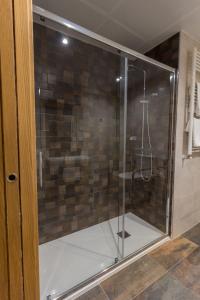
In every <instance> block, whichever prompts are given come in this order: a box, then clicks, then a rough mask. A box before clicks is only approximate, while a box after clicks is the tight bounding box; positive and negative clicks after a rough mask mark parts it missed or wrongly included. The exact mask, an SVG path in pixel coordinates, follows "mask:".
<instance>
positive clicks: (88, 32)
mask: <svg viewBox="0 0 200 300" xmlns="http://www.w3.org/2000/svg"><path fill="white" fill-rule="evenodd" d="M33 12H34V13H35V14H36V15H39V16H41V17H43V18H46V19H48V20H50V21H53V22H56V23H58V24H60V25H62V26H64V27H66V28H68V29H69V30H70V29H71V30H73V31H77V32H79V33H82V34H83V35H85V36H87V37H90V38H92V39H94V40H96V41H99V42H101V43H103V44H106V45H108V46H111V47H113V48H115V49H117V50H120V51H121V52H124V53H126V54H129V55H132V56H134V57H135V58H138V59H141V60H143V61H145V62H148V63H150V64H153V65H155V66H158V67H160V68H162V69H164V70H168V71H170V72H173V73H175V69H174V68H172V67H170V66H168V65H165V64H163V63H160V62H158V61H156V60H154V59H152V58H149V57H148V56H146V55H144V54H141V53H138V52H137V51H134V50H132V49H130V48H128V47H125V46H122V45H120V44H118V43H116V42H113V41H112V40H109V39H107V38H105V37H103V36H101V35H99V34H97V33H94V32H93V31H91V30H88V29H86V28H84V27H82V26H80V25H77V24H75V23H73V22H71V21H69V20H67V19H65V18H62V17H60V16H58V15H56V14H54V13H52V12H50V11H48V10H45V9H43V8H41V7H39V6H36V5H33Z"/></svg>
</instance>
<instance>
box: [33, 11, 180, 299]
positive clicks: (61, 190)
mask: <svg viewBox="0 0 200 300" xmlns="http://www.w3.org/2000/svg"><path fill="white" fill-rule="evenodd" d="M34 11H35V14H34V47H35V94H36V129H37V162H38V163H37V170H38V210H39V212H38V215H39V220H38V222H39V238H40V246H39V254H40V287H41V299H42V300H44V299H64V297H65V296H66V295H68V294H70V293H71V292H73V291H74V290H76V289H77V288H79V287H82V286H83V285H84V284H86V283H87V282H88V281H89V280H93V279H94V278H96V277H97V276H99V275H100V274H103V273H105V272H108V271H109V269H110V268H113V267H114V266H115V265H119V264H120V263H122V262H123V261H124V260H125V259H128V258H129V257H132V256H133V255H135V254H136V253H139V252H141V251H143V250H144V249H146V248H147V247H148V246H149V245H152V244H154V243H156V242H158V241H160V240H161V239H163V238H165V237H166V236H167V235H168V234H169V222H170V189H171V185H170V183H171V171H172V170H171V165H172V139H173V126H172V124H173V93H174V78H175V77H174V76H175V73H174V69H172V68H170V67H168V66H165V65H163V64H160V63H158V62H156V61H154V60H151V59H149V58H147V57H145V56H143V55H140V54H138V53H135V52H133V51H131V50H129V49H126V48H124V47H122V46H120V45H118V44H115V43H112V42H110V41H109V40H107V39H104V38H102V37H99V36H97V35H96V34H93V33H91V32H90V31H87V30H85V29H83V28H82V27H80V26H77V25H75V24H72V23H71V22H68V21H67V20H64V19H62V18H60V17H58V16H56V15H53V14H52V13H49V12H47V11H44V10H41V9H40V8H38V7H35V8H34Z"/></svg>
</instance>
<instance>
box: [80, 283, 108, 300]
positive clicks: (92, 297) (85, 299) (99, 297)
mask: <svg viewBox="0 0 200 300" xmlns="http://www.w3.org/2000/svg"><path fill="white" fill-rule="evenodd" d="M76 300H109V298H108V297H107V295H106V294H105V292H104V291H103V290H102V288H101V287H100V286H96V287H95V288H93V289H92V290H90V291H88V292H87V293H85V294H83V295H82V296H80V297H78V298H77V299H76Z"/></svg>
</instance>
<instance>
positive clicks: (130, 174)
mask: <svg viewBox="0 0 200 300" xmlns="http://www.w3.org/2000/svg"><path fill="white" fill-rule="evenodd" d="M172 78H173V74H171V73H170V72H169V71H166V70H163V69H161V68H159V67H157V66H154V65H151V64H149V63H147V62H144V61H141V60H139V59H129V60H128V72H127V79H128V89H127V124H126V131H127V135H126V200H125V217H124V218H125V221H124V223H125V231H126V233H127V235H130V236H129V237H128V238H125V240H124V255H125V256H127V255H130V254H131V253H133V252H135V251H138V250H139V249H141V248H144V247H145V246H146V245H148V244H149V243H152V242H153V241H155V240H158V239H159V238H161V237H162V236H163V234H164V233H166V232H167V227H166V226H167V222H168V219H167V217H166V216H167V214H168V211H167V209H168V184H169V178H168V177H169V171H170V170H169V162H170V152H169V149H170V143H171V139H170V136H171V127H170V124H171V122H172V120H171V117H172V115H171V108H172V97H171V90H172V88H173V86H171V81H172V80H171V79H172Z"/></svg>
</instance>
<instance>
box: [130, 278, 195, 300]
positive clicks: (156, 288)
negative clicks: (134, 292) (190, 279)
mask: <svg viewBox="0 0 200 300" xmlns="http://www.w3.org/2000/svg"><path fill="white" fill-rule="evenodd" d="M134 300H200V298H199V297H198V296H197V295H195V294H194V293H193V292H192V290H190V289H188V288H186V287H184V286H183V285H182V284H181V283H180V282H179V281H178V280H177V279H176V278H174V277H173V276H170V275H169V274H168V275H165V276H164V277H163V278H161V279H160V280H159V281H158V282H156V283H155V284H153V285H152V286H151V287H149V288H148V289H146V290H145V291H144V292H143V293H142V294H140V295H139V296H137V297H135V298H134Z"/></svg>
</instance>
